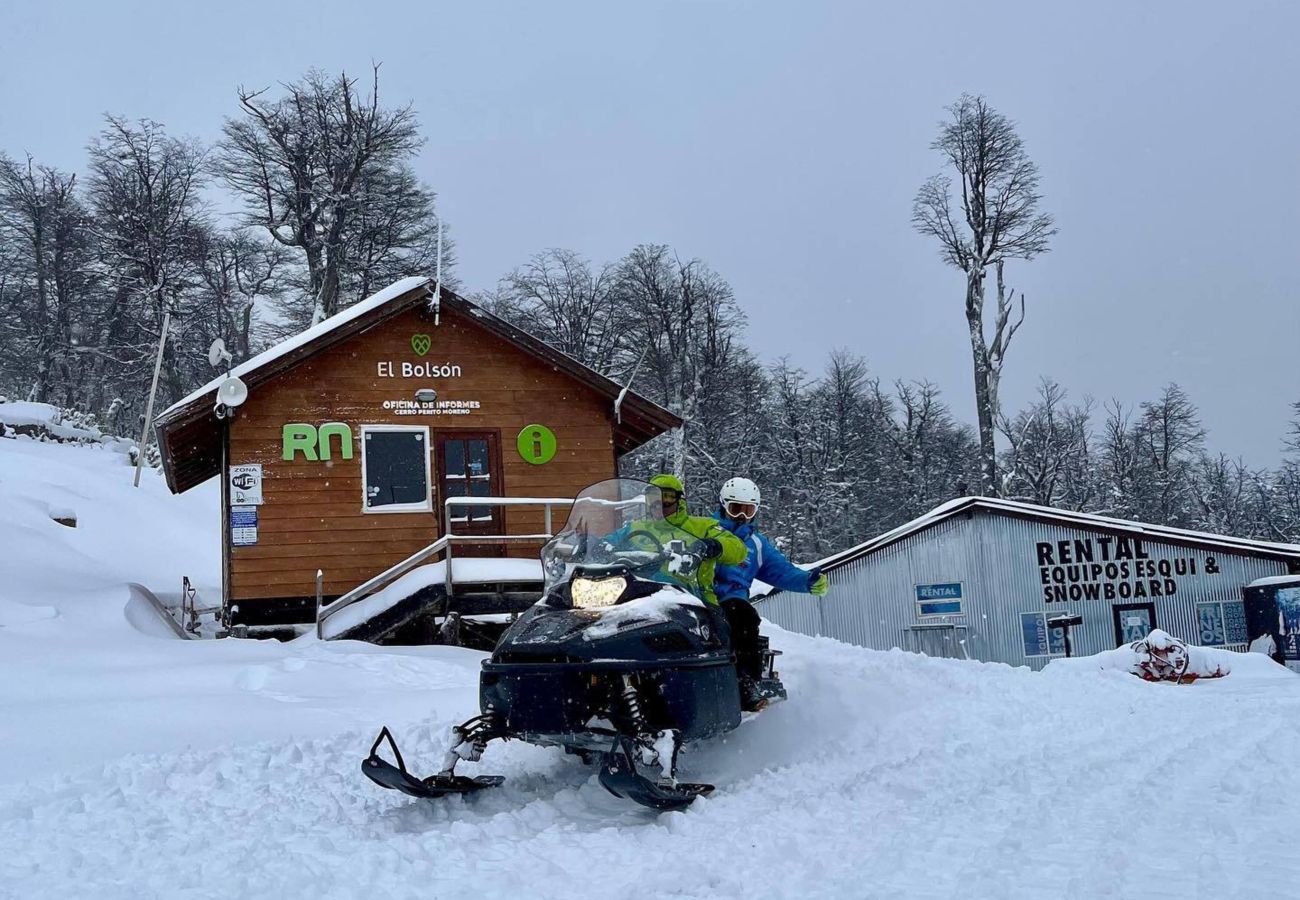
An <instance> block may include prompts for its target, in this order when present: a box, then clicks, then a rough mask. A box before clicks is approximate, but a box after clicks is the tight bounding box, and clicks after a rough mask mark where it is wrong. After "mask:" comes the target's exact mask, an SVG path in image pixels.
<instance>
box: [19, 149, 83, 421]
mask: <svg viewBox="0 0 1300 900" xmlns="http://www.w3.org/2000/svg"><path fill="white" fill-rule="evenodd" d="M0 244H4V245H5V250H6V251H7V252H5V253H4V254H2V255H3V257H4V258H3V260H0V264H2V265H3V268H4V275H3V276H0V278H3V280H4V292H3V293H4V294H5V295H7V296H6V301H5V308H4V312H5V315H4V316H3V320H2V321H0V329H3V331H6V332H9V334H8V335H7V336H6V339H5V341H4V342H3V344H4V346H5V347H7V348H9V349H10V350H11V352H10V353H7V354H5V357H6V358H5V359H3V360H0V368H3V369H10V370H11V373H10V377H11V378H14V379H15V380H16V379H17V378H18V377H25V378H26V379H28V380H27V384H28V385H29V387H28V389H27V397H28V398H29V399H31V400H37V401H41V402H45V401H51V400H56V399H57V400H59V401H61V402H63V403H64V405H66V406H72V405H73V403H74V402H75V397H76V393H77V387H78V380H79V378H80V377H81V376H82V369H83V367H82V366H80V365H78V364H77V360H76V351H77V350H78V349H79V348H78V335H79V331H80V328H79V324H80V319H81V317H82V316H83V315H84V314H85V313H87V312H88V310H86V309H84V308H78V306H79V302H80V301H81V300H82V298H83V296H84V294H85V293H86V292H87V289H88V287H89V282H90V280H91V272H90V262H91V259H90V257H91V253H92V242H91V237H90V216H89V213H88V211H87V210H86V208H85V206H84V205H83V204H82V202H81V200H80V198H79V197H78V196H77V193H76V176H75V175H69V174H65V173H63V172H59V171H57V170H55V169H51V168H49V167H47V166H38V165H36V163H35V162H34V161H33V160H32V158H31V157H30V156H29V157H28V158H27V159H26V160H25V162H23V163H15V162H14V161H13V160H10V159H9V158H8V157H5V156H2V155H0ZM12 351H21V352H12ZM20 370H21V373H20ZM56 390H57V391H58V392H59V394H58V396H57V397H56V396H55V392H56Z"/></svg>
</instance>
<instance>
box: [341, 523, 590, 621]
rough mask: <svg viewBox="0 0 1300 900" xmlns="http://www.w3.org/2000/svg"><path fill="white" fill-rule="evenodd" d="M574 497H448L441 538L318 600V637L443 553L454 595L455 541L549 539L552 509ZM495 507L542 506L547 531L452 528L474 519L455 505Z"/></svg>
mask: <svg viewBox="0 0 1300 900" xmlns="http://www.w3.org/2000/svg"><path fill="white" fill-rule="evenodd" d="M572 505H573V500H572V499H570V498H566V497H448V498H447V499H446V500H444V501H443V512H442V537H440V538H438V539H437V540H436V541H434V542H433V543H432V544H430V545H429V546H427V547H425V548H424V549H422V550H418V551H416V552H415V553H413V554H411V555H410V556H408V557H407V558H406V559H404V560H402V561H401V562H399V563H397V564H396V565H394V566H390V567H389V568H387V569H385V570H384V571H382V572H380V573H379V574H378V575H376V576H375V577H373V578H370V579H368V580H367V581H364V582H362V583H361V584H359V585H357V586H356V587H354V588H353V589H352V590H350V591H348V592H347V593H346V594H343V595H342V596H340V597H337V598H335V599H334V600H332V601H330V602H329V603H320V602H319V601H318V602H317V604H316V637H318V638H319V637H321V635H322V632H321V628H322V626H323V625H324V624H325V620H326V619H328V618H330V616H332V615H334V614H335V613H337V612H339V611H340V610H342V609H346V608H347V607H349V606H351V605H352V604H353V603H356V602H357V601H359V600H364V599H365V598H366V597H369V596H370V595H371V594H373V593H374V592H375V591H377V590H379V589H380V588H381V587H383V586H384V585H386V584H389V583H390V582H392V581H394V580H395V579H397V578H400V577H401V576H403V575H405V574H406V573H407V572H409V571H411V570H412V569H414V568H415V567H416V566H418V565H420V564H422V563H424V562H426V561H428V560H430V559H432V558H433V557H435V556H438V555H439V554H442V558H443V562H444V564H445V565H444V568H445V570H446V571H445V573H444V578H445V584H446V590H447V596H448V597H450V596H452V593H453V592H454V589H455V588H454V585H453V582H452V562H451V560H452V547H453V546H454V545H456V544H505V543H519V542H525V541H532V542H543V543H544V542H546V541H549V540H550V539H551V538H553V537H554V536H555V535H554V533H553V532H554V517H553V515H552V512H551V510H552V509H553V508H554V507H556V506H572ZM464 506H472V507H492V506H540V507H542V508H543V510H544V511H545V519H544V531H543V532H541V533H537V534H455V533H454V532H453V530H452V528H453V526H454V525H455V524H457V523H466V522H470V521H472V520H470V519H467V518H459V517H453V516H452V514H451V511H452V507H464Z"/></svg>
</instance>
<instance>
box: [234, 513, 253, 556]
mask: <svg viewBox="0 0 1300 900" xmlns="http://www.w3.org/2000/svg"><path fill="white" fill-rule="evenodd" d="M230 543H231V545H232V546H235V547H251V546H252V545H253V544H256V543H257V507H256V506H232V507H230Z"/></svg>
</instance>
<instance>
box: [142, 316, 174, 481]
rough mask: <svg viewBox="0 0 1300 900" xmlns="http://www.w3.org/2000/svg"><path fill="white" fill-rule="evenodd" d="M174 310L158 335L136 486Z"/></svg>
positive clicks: (147, 446)
mask: <svg viewBox="0 0 1300 900" xmlns="http://www.w3.org/2000/svg"><path fill="white" fill-rule="evenodd" d="M171 321H172V311H171V310H170V309H169V310H167V311H165V312H164V313H163V324H162V334H160V335H158V358H157V359H156V360H154V364H153V384H152V385H151V386H150V387H149V402H148V403H147V404H145V408H144V427H143V428H141V429H140V453H139V455H138V456H137V457H136V460H135V487H139V486H140V469H141V468H142V467H143V466H144V451H145V450H147V449H148V448H149V425H150V423H151V420H152V419H153V398H154V395H155V394H157V393H158V374H159V373H160V372H162V361H163V348H164V347H166V346H167V326H168V325H170V324H171Z"/></svg>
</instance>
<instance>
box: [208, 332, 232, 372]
mask: <svg viewBox="0 0 1300 900" xmlns="http://www.w3.org/2000/svg"><path fill="white" fill-rule="evenodd" d="M231 358H232V357H231V356H230V351H229V350H227V349H226V342H225V341H223V340H222V339H221V338H217V339H216V340H215V341H213V342H212V346H211V347H209V348H208V362H209V363H210V364H211V365H212V366H213V367H216V366H220V365H221V364H222V363H228V362H230V360H231Z"/></svg>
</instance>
